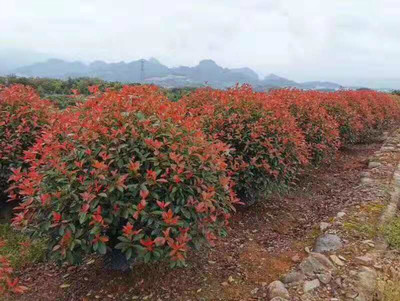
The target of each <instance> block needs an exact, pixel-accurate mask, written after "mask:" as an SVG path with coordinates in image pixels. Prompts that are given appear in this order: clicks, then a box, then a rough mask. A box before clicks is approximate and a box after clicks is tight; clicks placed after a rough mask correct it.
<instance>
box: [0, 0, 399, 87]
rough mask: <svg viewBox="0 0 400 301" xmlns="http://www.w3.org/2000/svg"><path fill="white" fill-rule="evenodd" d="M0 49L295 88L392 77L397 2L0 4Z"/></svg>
mask: <svg viewBox="0 0 400 301" xmlns="http://www.w3.org/2000/svg"><path fill="white" fill-rule="evenodd" d="M0 7H1V8H0V48H3V47H7V48H17V49H30V50H35V51H39V52H44V53H48V54H51V55H53V56H58V57H60V58H67V59H79V60H84V61H93V60H97V59H101V60H105V61H121V60H125V61H131V60H136V59H139V58H142V57H144V58H149V57H156V58H158V59H159V60H160V61H161V62H162V63H164V64H166V65H168V66H178V65H195V64H197V63H198V61H199V60H201V59H204V58H211V59H213V60H215V61H216V62H217V63H218V64H220V65H222V66H225V67H242V66H248V67H250V68H252V69H254V70H255V71H256V72H258V73H259V74H260V75H262V76H263V75H267V74H269V73H276V74H278V75H282V76H285V77H288V78H291V79H294V80H300V81H301V80H313V79H318V80H339V81H341V82H343V83H347V82H349V81H351V80H352V79H357V80H362V79H365V80H368V79H391V78H400V1H399V0H331V1H329V0H282V1H280V0H197V1H194V0H182V1H178V0H162V1H161V0H153V1H148V0H147V1H146V0H144V1H139V0H81V1H78V0H35V1H32V0H11V1H10V0H0Z"/></svg>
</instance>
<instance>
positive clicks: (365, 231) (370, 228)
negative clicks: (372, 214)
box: [343, 221, 378, 239]
mask: <svg viewBox="0 0 400 301" xmlns="http://www.w3.org/2000/svg"><path fill="white" fill-rule="evenodd" d="M343 228H344V229H346V230H347V231H350V232H353V233H354V234H357V235H359V236H362V237H363V238H365V239H373V238H375V237H376V235H377V234H378V230H377V229H376V227H375V226H374V225H371V224H368V223H362V222H359V221H351V222H345V223H343Z"/></svg>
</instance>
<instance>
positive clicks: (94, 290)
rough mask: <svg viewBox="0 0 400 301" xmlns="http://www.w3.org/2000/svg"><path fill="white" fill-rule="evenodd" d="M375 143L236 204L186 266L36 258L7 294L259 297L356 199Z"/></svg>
mask: <svg viewBox="0 0 400 301" xmlns="http://www.w3.org/2000/svg"><path fill="white" fill-rule="evenodd" d="M379 147H380V144H369V145H356V146H352V147H351V148H347V149H343V150H342V151H341V152H340V153H339V154H338V156H337V158H335V160H333V161H332V163H331V164H327V165H325V166H323V167H320V168H318V169H310V170H308V171H307V172H306V173H305V174H304V175H302V176H301V178H300V179H299V181H298V183H297V185H296V187H294V188H293V189H292V190H291V191H290V192H289V193H287V194H285V195H281V196H279V195H273V196H271V197H269V198H268V200H265V201H263V202H260V203H258V204H256V205H254V206H252V207H250V208H247V209H240V210H238V212H237V214H235V215H234V217H233V218H232V221H231V225H230V230H229V235H228V236H227V237H225V238H221V239H219V240H218V242H217V245H216V246H215V247H214V248H204V249H202V250H200V251H193V252H192V253H191V254H190V256H189V258H188V267H187V268H184V269H169V268H168V267H167V266H165V265H163V264H161V265H153V266H150V267H149V266H145V265H142V266H136V267H135V268H134V270H133V271H132V272H131V273H126V274H124V273H119V272H113V271H105V270H104V267H103V262H102V259H101V258H97V257H93V258H88V259H87V261H86V262H85V264H83V265H82V266H79V267H69V266H63V267H58V266H56V265H54V264H52V263H41V264H37V265H35V266H30V267H26V268H25V269H24V270H22V271H20V274H21V276H20V278H21V282H22V283H23V284H24V285H26V286H28V287H29V291H28V292H27V293H26V294H24V295H22V296H18V297H17V298H16V299H15V300H19V301H27V300H41V301H56V300H57V301H66V300H68V301H72V300H74V301H75V300H82V301H83V300H157V301H158V300H174V301H175V300H176V301H183V300H185V301H189V300H192V301H193V300H203V301H214V300H215V301H216V300H224V301H239V300H246V301H247V300H265V293H266V290H265V288H266V286H267V284H269V282H271V281H273V280H276V279H278V278H279V277H280V276H281V275H282V274H284V273H285V272H287V271H288V270H289V269H290V268H291V267H292V266H293V265H295V264H296V262H298V261H300V260H301V259H302V258H303V257H305V255H306V253H305V252H304V247H305V246H307V245H308V244H309V243H310V242H311V240H312V239H313V237H314V236H315V235H316V234H318V231H317V228H318V227H317V226H318V224H319V222H321V221H323V220H327V219H329V218H330V217H333V216H335V215H336V214H337V212H339V211H341V210H342V209H343V208H344V207H348V206H353V205H355V204H359V203H361V202H362V197H361V196H360V194H359V191H358V190H357V189H355V187H357V186H358V185H359V184H360V174H361V172H362V171H363V170H364V169H366V168H367V162H368V157H370V156H371V155H372V154H373V153H374V152H375V151H376V150H377V149H378V148H379Z"/></svg>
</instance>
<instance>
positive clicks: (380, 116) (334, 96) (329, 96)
mask: <svg viewBox="0 0 400 301" xmlns="http://www.w3.org/2000/svg"><path fill="white" fill-rule="evenodd" d="M323 106H324V107H325V108H326V109H327V111H328V113H329V114H330V115H331V116H332V117H333V118H334V119H335V120H336V122H337V123H338V124H339V130H340V137H341V140H342V143H343V144H350V143H358V142H364V141H366V140H368V139H369V138H371V136H373V135H375V134H376V133H377V132H378V133H379V132H380V131H382V129H383V128H385V127H387V126H388V125H389V124H390V123H391V122H393V121H395V120H398V119H399V112H400V108H399V103H398V102H396V101H395V100H393V99H392V98H390V96H389V95H387V94H385V93H380V92H375V91H339V92H334V93H324V95H323Z"/></svg>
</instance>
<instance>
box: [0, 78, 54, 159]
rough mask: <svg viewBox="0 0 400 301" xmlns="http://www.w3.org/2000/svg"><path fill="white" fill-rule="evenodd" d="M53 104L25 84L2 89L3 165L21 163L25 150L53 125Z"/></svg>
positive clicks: (0, 153)
mask: <svg viewBox="0 0 400 301" xmlns="http://www.w3.org/2000/svg"><path fill="white" fill-rule="evenodd" d="M52 110H53V106H52V105H51V103H50V102H48V101H45V100H41V99H40V98H39V96H38V94H36V92H35V91H34V90H33V89H32V88H30V87H25V86H23V85H14V86H11V87H9V88H5V89H2V90H0V164H1V165H5V166H19V165H20V164H21V161H22V160H21V159H22V158H21V157H22V155H23V152H24V151H25V150H27V149H28V148H29V147H30V146H32V145H33V143H34V142H35V139H36V137H37V136H38V135H39V134H40V132H41V131H42V128H43V126H44V125H47V124H49V122H50V117H51V112H52Z"/></svg>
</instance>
